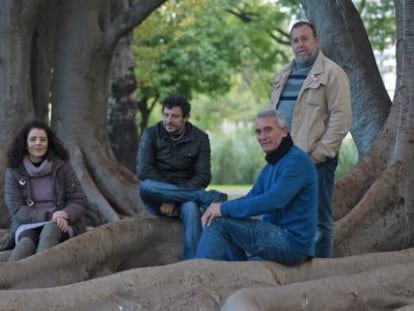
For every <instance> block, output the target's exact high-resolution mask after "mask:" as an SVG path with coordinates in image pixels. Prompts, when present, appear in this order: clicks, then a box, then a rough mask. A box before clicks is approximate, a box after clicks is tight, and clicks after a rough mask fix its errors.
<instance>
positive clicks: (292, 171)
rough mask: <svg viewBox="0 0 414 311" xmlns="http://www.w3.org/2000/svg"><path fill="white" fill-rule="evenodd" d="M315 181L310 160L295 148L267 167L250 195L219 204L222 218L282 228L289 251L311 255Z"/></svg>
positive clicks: (313, 245) (315, 221)
mask: <svg viewBox="0 0 414 311" xmlns="http://www.w3.org/2000/svg"><path fill="white" fill-rule="evenodd" d="M317 195H318V179H317V174H316V169H315V166H314V164H313V163H312V160H311V159H310V157H309V156H308V155H307V154H306V153H305V152H303V151H302V150H300V149H299V148H298V147H296V146H292V147H291V148H290V150H289V151H288V152H287V153H286V154H285V155H284V156H283V157H281V158H280V159H279V160H278V161H277V162H276V163H274V164H267V165H266V166H265V167H264V168H263V170H262V172H261V173H260V175H259V178H258V180H257V182H256V183H255V184H254V186H253V188H252V189H251V190H250V192H249V193H248V194H247V195H246V196H244V197H241V198H239V199H236V200H232V201H228V202H224V203H222V204H221V208H220V210H221V214H222V216H223V217H233V218H247V217H251V216H257V215H262V220H263V221H267V222H270V223H272V224H275V225H277V226H280V227H282V228H284V229H285V230H286V232H287V242H288V244H289V246H290V247H292V249H294V250H296V251H297V252H299V253H302V254H306V255H308V256H314V255H315V250H314V249H315V242H314V236H315V233H316V225H317V214H318V210H317V209H318V204H317V203H318V202H317Z"/></svg>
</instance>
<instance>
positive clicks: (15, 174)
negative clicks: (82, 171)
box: [4, 157, 87, 237]
mask: <svg viewBox="0 0 414 311" xmlns="http://www.w3.org/2000/svg"><path fill="white" fill-rule="evenodd" d="M52 179H53V185H54V192H55V204H56V207H57V210H63V211H65V212H66V213H67V214H68V216H69V225H71V226H72V228H73V231H74V234H75V235H76V234H79V233H82V232H84V231H85V220H84V214H85V208H86V206H87V200H86V196H85V194H84V192H83V191H82V188H81V186H80V184H79V181H78V179H77V177H76V175H75V172H74V171H73V168H72V166H71V164H70V163H69V162H63V161H62V160H61V159H59V158H57V157H54V158H53V167H52ZM4 197H5V201H6V205H7V208H8V210H9V213H10V217H11V226H10V231H11V233H12V236H13V237H14V233H15V231H16V229H17V227H18V226H19V225H21V224H27V223H36V222H42V221H47V220H50V219H51V218H52V213H51V212H46V211H43V210H36V209H35V208H32V207H31V206H32V205H33V196H32V188H31V183H30V176H29V175H28V174H27V172H26V169H25V168H24V165H23V163H22V164H21V165H20V166H19V167H18V168H16V169H13V168H7V170H6V176H5V185H4Z"/></svg>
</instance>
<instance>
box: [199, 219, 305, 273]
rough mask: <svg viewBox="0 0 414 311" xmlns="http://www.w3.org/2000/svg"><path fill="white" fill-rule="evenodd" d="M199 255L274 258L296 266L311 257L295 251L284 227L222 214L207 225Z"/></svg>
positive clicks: (243, 258) (234, 258) (218, 257)
mask: <svg viewBox="0 0 414 311" xmlns="http://www.w3.org/2000/svg"><path fill="white" fill-rule="evenodd" d="M229 257H230V258H229ZM196 258H208V259H216V260H226V259H227V260H271V261H275V262H278V263H281V264H283V265H297V264H300V263H302V262H305V261H306V260H308V258H309V257H308V256H307V255H304V254H300V253H298V252H296V251H294V250H292V249H291V247H290V246H289V245H288V243H287V241H286V232H285V230H283V229H282V228H280V227H278V226H275V225H273V224H271V223H268V222H264V221H260V220H257V219H235V218H227V217H219V218H216V219H215V220H214V221H213V223H212V224H211V225H210V226H208V227H204V229H203V233H202V235H201V239H200V242H199V244H198V248H197V253H196Z"/></svg>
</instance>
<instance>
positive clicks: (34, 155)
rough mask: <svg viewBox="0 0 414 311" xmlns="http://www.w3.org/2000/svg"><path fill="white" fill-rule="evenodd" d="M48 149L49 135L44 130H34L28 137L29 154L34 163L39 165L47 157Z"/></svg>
mask: <svg viewBox="0 0 414 311" xmlns="http://www.w3.org/2000/svg"><path fill="white" fill-rule="evenodd" d="M47 148H48V139H47V133H46V131H45V130H43V129H38V128H32V129H31V130H30V132H29V135H27V152H28V153H29V158H30V160H31V161H32V162H34V163H37V162H40V161H42V160H43V158H44V157H45V156H46V153H47Z"/></svg>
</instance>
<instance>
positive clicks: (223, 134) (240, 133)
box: [209, 123, 265, 185]
mask: <svg viewBox="0 0 414 311" xmlns="http://www.w3.org/2000/svg"><path fill="white" fill-rule="evenodd" d="M252 125H253V124H244V123H239V124H228V123H225V124H223V125H222V127H221V128H219V129H217V130H216V131H214V132H212V133H209V134H210V141H211V154H212V156H211V162H212V175H213V179H212V183H213V184H241V185H246V184H253V183H254V181H255V180H256V178H257V176H258V174H259V172H260V170H261V168H262V167H263V165H264V163H265V160H264V154H263V151H262V149H261V148H260V146H259V144H258V143H257V142H256V137H255V135H254V132H253V127H252Z"/></svg>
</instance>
